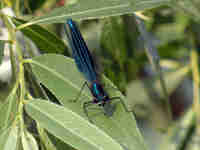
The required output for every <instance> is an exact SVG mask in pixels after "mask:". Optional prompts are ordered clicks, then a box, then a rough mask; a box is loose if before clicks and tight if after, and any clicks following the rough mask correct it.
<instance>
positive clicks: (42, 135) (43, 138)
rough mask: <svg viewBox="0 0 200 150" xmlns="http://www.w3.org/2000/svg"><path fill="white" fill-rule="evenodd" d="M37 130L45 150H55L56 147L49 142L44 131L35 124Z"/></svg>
mask: <svg viewBox="0 0 200 150" xmlns="http://www.w3.org/2000/svg"><path fill="white" fill-rule="evenodd" d="M37 130H38V133H39V135H40V140H41V141H42V143H43V144H44V146H45V148H46V149H48V150H57V149H56V146H54V144H53V143H52V142H51V140H50V138H49V136H48V135H47V133H46V131H45V130H44V129H43V128H42V127H40V126H39V125H38V124H37Z"/></svg>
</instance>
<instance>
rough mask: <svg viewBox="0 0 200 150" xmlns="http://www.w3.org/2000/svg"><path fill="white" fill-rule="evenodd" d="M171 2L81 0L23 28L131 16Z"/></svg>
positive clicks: (37, 19) (151, 0) (55, 10)
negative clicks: (69, 21) (68, 21)
mask: <svg viewBox="0 0 200 150" xmlns="http://www.w3.org/2000/svg"><path fill="white" fill-rule="evenodd" d="M169 2H170V0H123V1H120V0H98V1H94V0H80V1H78V2H77V3H75V4H71V5H67V6H64V7H60V8H56V9H54V10H53V11H51V12H50V13H48V14H46V15H44V16H41V17H37V18H34V19H33V20H31V21H30V22H28V23H27V24H26V25H23V26H21V27H25V26H28V25H31V24H38V23H40V24H49V23H58V22H62V23H63V22H65V21H66V19H67V18H73V19H79V20H83V19H94V18H102V17H109V16H118V15H123V14H131V13H133V12H134V11H142V10H144V9H147V8H148V9H149V8H153V7H157V6H160V5H163V4H168V3H169Z"/></svg>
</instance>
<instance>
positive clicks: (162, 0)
mask: <svg viewBox="0 0 200 150" xmlns="http://www.w3.org/2000/svg"><path fill="white" fill-rule="evenodd" d="M129 1H130V3H131V8H132V9H133V10H134V11H142V10H145V9H151V8H155V7H159V6H161V5H168V4H169V3H170V2H171V0H129Z"/></svg>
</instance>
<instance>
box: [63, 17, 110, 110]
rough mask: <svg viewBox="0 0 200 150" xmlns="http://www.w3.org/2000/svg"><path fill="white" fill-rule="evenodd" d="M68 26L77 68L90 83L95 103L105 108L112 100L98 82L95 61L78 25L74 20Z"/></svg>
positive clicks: (68, 34) (70, 20)
mask: <svg viewBox="0 0 200 150" xmlns="http://www.w3.org/2000/svg"><path fill="white" fill-rule="evenodd" d="M67 25H68V30H66V34H67V37H68V40H69V44H70V46H71V48H72V55H73V58H74V59H75V63H76V65H77V68H78V70H79V71H80V72H81V73H82V74H83V75H84V77H85V78H86V79H87V81H88V83H89V89H90V91H91V93H92V95H93V97H94V99H93V102H94V103H98V104H100V105H102V106H104V104H105V103H106V102H107V101H109V100H110V99H109V97H108V94H107V93H106V92H105V91H104V89H103V86H102V85H101V83H100V81H99V80H98V79H99V78H98V74H97V71H96V67H95V63H94V60H93V58H92V56H91V54H90V52H89V50H88V47H87V45H86V43H85V41H84V39H83V37H82V35H81V33H80V31H79V29H78V27H77V25H76V23H75V22H73V21H72V19H68V20H67ZM87 85H88V84H87Z"/></svg>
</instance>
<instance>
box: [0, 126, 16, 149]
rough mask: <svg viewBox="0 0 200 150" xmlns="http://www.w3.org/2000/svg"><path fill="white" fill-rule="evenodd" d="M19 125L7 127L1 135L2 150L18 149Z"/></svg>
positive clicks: (0, 144)
mask: <svg viewBox="0 0 200 150" xmlns="http://www.w3.org/2000/svg"><path fill="white" fill-rule="evenodd" d="M18 136H19V134H18V127H17V126H13V127H12V128H8V129H6V130H5V131H4V132H3V133H2V134H1V136H0V149H1V150H16V148H17V142H18Z"/></svg>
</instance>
